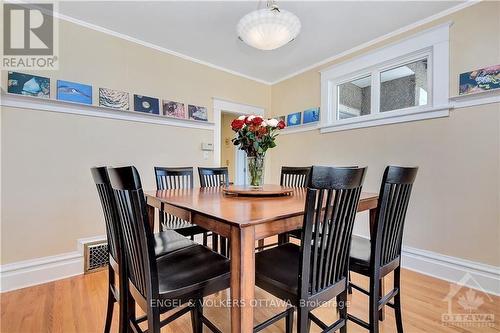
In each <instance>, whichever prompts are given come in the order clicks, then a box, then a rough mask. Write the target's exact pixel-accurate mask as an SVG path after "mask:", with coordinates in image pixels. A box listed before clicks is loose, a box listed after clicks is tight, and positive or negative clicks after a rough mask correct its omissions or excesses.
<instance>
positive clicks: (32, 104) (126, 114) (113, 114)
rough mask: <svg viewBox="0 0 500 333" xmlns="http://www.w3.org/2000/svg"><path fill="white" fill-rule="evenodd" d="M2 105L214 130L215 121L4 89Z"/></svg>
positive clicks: (0, 102) (0, 103)
mask: <svg viewBox="0 0 500 333" xmlns="http://www.w3.org/2000/svg"><path fill="white" fill-rule="evenodd" d="M0 105H1V106H7V107H14V108H23V109H30V110H40V111H49V112H59V113H69V114H76V115H81V116H89V117H100V118H108V119H118V120H125V121H135V122H141V123H149V124H158V125H168V126H176V127H186V128H197V129H206V130H213V129H214V123H213V122H207V121H199V120H191V119H179V118H171V117H165V116H158V115H153V114H148V113H139V112H136V111H122V110H114V109H110V108H106V107H102V106H97V105H86V104H79V103H72V102H66V101H59V100H55V99H45V98H37V97H31V96H23V95H17V94H10V93H7V92H5V90H3V89H2V92H1V98H0Z"/></svg>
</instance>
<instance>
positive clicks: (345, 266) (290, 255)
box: [255, 166, 366, 333]
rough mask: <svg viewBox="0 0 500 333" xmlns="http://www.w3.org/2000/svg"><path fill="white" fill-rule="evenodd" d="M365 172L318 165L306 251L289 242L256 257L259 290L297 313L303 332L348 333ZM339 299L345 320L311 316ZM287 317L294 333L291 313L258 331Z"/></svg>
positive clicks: (312, 182) (306, 230)
mask: <svg viewBox="0 0 500 333" xmlns="http://www.w3.org/2000/svg"><path fill="white" fill-rule="evenodd" d="M365 170H366V168H332V167H317V166H313V167H312V169H311V179H310V184H309V187H308V189H307V196H306V204H305V211H304V222H303V232H302V239H301V244H300V246H299V245H296V244H293V243H286V244H282V245H278V246H277V247H274V248H271V249H267V250H264V251H261V252H258V253H256V254H255V262H256V264H255V269H256V274H255V281H256V285H257V286H258V287H260V288H262V289H264V290H266V291H268V292H269V293H271V294H273V295H274V296H276V297H278V298H281V299H282V300H286V301H289V302H291V304H292V305H293V306H294V307H296V308H297V326H298V328H297V332H299V333H308V332H309V330H310V323H311V322H313V323H315V324H316V325H318V326H319V327H320V328H321V329H322V331H323V332H334V331H337V330H339V329H340V331H341V332H346V329H347V326H346V325H347V308H346V301H347V287H348V275H347V273H348V271H349V248H350V240H351V235H352V229H353V225H354V218H355V216H356V212H357V208H358V202H359V198H360V195H361V188H362V184H363V179H364V175H365ZM313 227H314V229H316V230H320V231H321V232H313ZM334 298H337V307H338V311H339V314H340V318H339V319H338V320H337V321H335V322H334V323H333V324H331V325H327V324H325V323H323V322H322V321H321V320H320V319H319V318H318V317H316V316H315V315H314V314H313V313H312V312H311V311H312V310H314V309H315V308H316V307H318V306H320V305H322V304H324V303H325V302H328V301H330V300H332V299H334ZM284 316H286V317H287V330H286V331H287V332H291V328H290V326H291V323H290V322H291V316H292V311H290V309H287V310H286V311H285V312H283V313H280V314H278V315H276V316H275V317H273V318H271V319H269V320H267V321H266V322H264V323H262V324H260V325H258V326H257V328H258V329H259V330H260V329H262V328H264V327H267V326H269V325H270V324H272V323H274V322H275V321H277V320H278V319H281V318H283V317H284Z"/></svg>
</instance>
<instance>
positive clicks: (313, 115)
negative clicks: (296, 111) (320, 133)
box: [302, 108, 319, 124]
mask: <svg viewBox="0 0 500 333" xmlns="http://www.w3.org/2000/svg"><path fill="white" fill-rule="evenodd" d="M316 121H319V108H310V109H307V110H305V111H304V119H303V120H302V122H303V123H304V124H308V123H314V122H316Z"/></svg>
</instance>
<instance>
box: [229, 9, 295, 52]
mask: <svg viewBox="0 0 500 333" xmlns="http://www.w3.org/2000/svg"><path fill="white" fill-rule="evenodd" d="M300 28H301V25H300V20H299V18H298V17H297V16H296V15H295V14H293V13H291V12H289V11H286V10H284V9H279V8H278V5H276V3H275V2H274V0H269V1H268V2H267V8H266V9H260V10H255V11H253V12H251V13H248V14H247V15H245V16H243V17H242V18H241V20H240V21H239V22H238V26H237V31H238V37H239V38H240V39H241V40H242V41H244V42H245V43H247V44H248V45H250V46H253V47H255V48H257V49H260V50H266V51H267V50H274V49H277V48H279V47H282V46H283V45H285V44H287V43H289V42H291V41H292V40H294V39H295V37H297V35H298V34H299V32H300Z"/></svg>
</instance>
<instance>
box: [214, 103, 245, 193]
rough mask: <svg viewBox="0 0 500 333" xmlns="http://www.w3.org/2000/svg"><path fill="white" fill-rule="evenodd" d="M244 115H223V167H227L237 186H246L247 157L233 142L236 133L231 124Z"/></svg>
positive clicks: (221, 144)
mask: <svg viewBox="0 0 500 333" xmlns="http://www.w3.org/2000/svg"><path fill="white" fill-rule="evenodd" d="M240 115H242V114H236V113H228V112H224V111H222V115H221V143H220V147H221V150H220V154H221V166H223V167H227V169H228V172H229V179H230V180H231V181H232V182H233V183H234V184H235V185H246V179H247V177H246V155H245V152H244V151H242V150H239V149H238V147H237V146H235V145H234V144H233V142H232V141H231V140H232V139H233V138H234V132H233V130H232V129H231V122H232V121H233V119H235V118H236V117H238V116H240Z"/></svg>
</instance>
